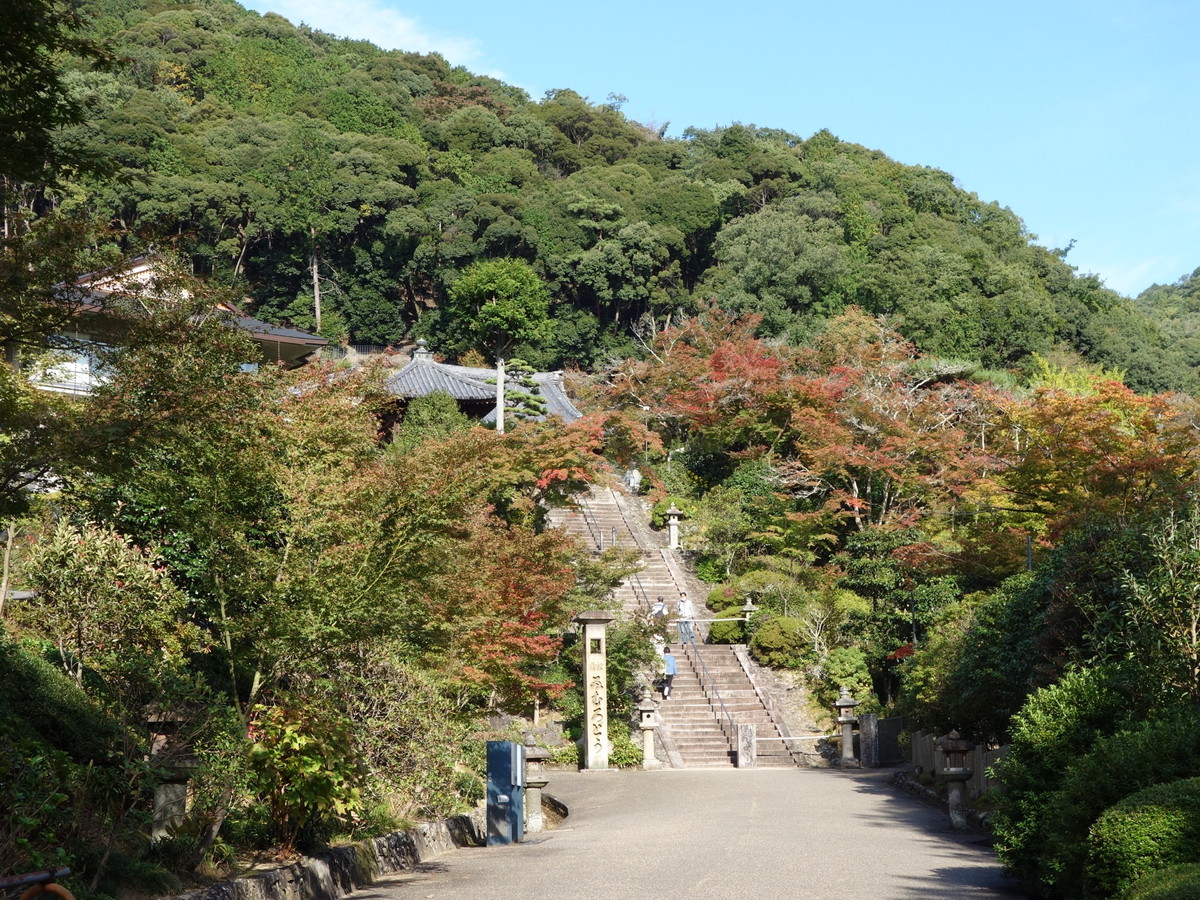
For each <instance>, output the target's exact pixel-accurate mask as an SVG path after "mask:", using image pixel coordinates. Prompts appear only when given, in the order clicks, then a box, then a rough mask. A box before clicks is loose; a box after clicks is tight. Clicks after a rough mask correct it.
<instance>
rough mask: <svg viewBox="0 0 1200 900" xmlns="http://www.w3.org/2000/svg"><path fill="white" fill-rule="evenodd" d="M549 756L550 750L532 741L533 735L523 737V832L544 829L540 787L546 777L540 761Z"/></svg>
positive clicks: (544, 783) (544, 784)
mask: <svg viewBox="0 0 1200 900" xmlns="http://www.w3.org/2000/svg"><path fill="white" fill-rule="evenodd" d="M549 758H550V751H549V750H547V749H546V748H545V747H538V746H536V745H534V743H533V735H527V736H526V738H525V832H526V834H534V833H536V832H539V831H544V830H545V829H546V820H545V818H544V817H543V816H542V788H544V787H545V786H546V783H547V781H548V779H547V778H546V773H545V772H543V771H542V763H543V762H544V761H545V760H547V759H549Z"/></svg>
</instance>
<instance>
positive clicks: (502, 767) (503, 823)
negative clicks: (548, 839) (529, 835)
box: [487, 741, 525, 847]
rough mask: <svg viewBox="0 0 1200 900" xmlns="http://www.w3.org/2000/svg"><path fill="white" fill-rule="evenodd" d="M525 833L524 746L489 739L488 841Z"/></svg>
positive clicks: (494, 843)
mask: <svg viewBox="0 0 1200 900" xmlns="http://www.w3.org/2000/svg"><path fill="white" fill-rule="evenodd" d="M524 837H525V746H524V745H523V744H518V743H516V742H515V741H488V742H487V845H488V846H489V847H497V846H501V845H504V844H512V843H514V842H516V841H520V840H522V839H523V838H524Z"/></svg>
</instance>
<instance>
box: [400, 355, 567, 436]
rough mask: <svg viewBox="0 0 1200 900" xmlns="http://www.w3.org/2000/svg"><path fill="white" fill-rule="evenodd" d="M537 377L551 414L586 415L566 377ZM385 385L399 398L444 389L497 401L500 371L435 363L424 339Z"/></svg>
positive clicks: (545, 374) (491, 414)
mask: <svg viewBox="0 0 1200 900" xmlns="http://www.w3.org/2000/svg"><path fill="white" fill-rule="evenodd" d="M533 380H534V381H535V382H537V384H538V386H539V387H540V388H541V395H542V399H543V400H545V402H546V412H547V413H549V414H550V415H555V416H558V417H559V418H560V419H563V420H564V421H567V422H574V421H575V420H576V419H579V418H582V417H583V413H581V412H580V411H579V410H577V409H576V408H575V405H574V404H573V403H572V402H571V400H570V398H569V397H568V396H567V393H566V391H565V390H564V389H563V384H562V376H561V375H560V374H559V373H558V372H536V373H534V375H533ZM489 382H490V383H489ZM384 385H385V387H386V388H387V389H388V390H389V391H391V392H392V393H393V394H396V395H397V396H399V397H424V396H425V395H427V394H432V393H435V392H437V391H442V392H444V393H447V394H449V395H450V396H451V397H453V398H454V399H455V400H491V401H495V399H496V370H495V369H476V368H473V367H471V366H452V365H449V364H447V363H439V362H435V361H434V359H433V356H432V354H431V353H430V352H429V351H428V350H426V349H425V347H424V342H423V341H422V342H420V346H419V347H418V348H417V350H416V351H415V352H414V353H413V358H412V362H410V363H409V364H408V365H407V366H405V367H404V368H403V369H401V370H400V371H399V372H397V373H396V374H395V375H392V376H390V377H389V378H388V379H387V381H386V382H384ZM495 419H496V411H495V410H494V409H493V410H492V411H491V412H489V413H488V414H487V416H485V417H484V421H485V422H493V421H495Z"/></svg>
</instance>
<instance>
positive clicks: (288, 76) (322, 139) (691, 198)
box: [29, 0, 1197, 391]
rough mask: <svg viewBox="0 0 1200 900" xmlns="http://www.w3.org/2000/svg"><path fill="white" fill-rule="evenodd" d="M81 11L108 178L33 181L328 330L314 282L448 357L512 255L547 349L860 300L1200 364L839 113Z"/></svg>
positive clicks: (1167, 376) (1019, 345)
mask: <svg viewBox="0 0 1200 900" xmlns="http://www.w3.org/2000/svg"><path fill="white" fill-rule="evenodd" d="M80 9H81V12H82V13H83V15H84V17H85V20H86V21H88V22H89V23H90V26H91V28H92V33H93V35H94V36H96V37H97V38H103V39H104V40H107V41H111V43H112V47H113V50H114V52H115V53H116V54H117V55H118V57H122V58H124V59H125V60H126V62H125V63H124V64H120V65H118V66H116V67H115V68H114V69H113V70H112V71H111V72H109V73H103V74H98V73H95V72H88V73H83V72H80V73H77V74H76V75H75V76H74V78H73V81H72V86H73V89H74V90H76V91H77V92H79V93H80V94H84V95H87V96H88V97H90V99H91V100H92V101H94V104H95V105H94V107H93V112H92V116H91V121H90V122H89V124H88V126H87V127H86V128H83V129H80V130H79V131H78V133H77V134H76V135H75V136H74V138H75V140H77V141H78V142H80V144H81V145H82V146H85V147H90V148H91V149H92V150H93V151H94V152H95V153H97V154H100V155H102V156H104V157H106V158H107V160H108V162H109V163H110V165H111V166H112V167H114V168H115V169H116V171H117V172H118V173H119V174H120V175H121V176H122V178H121V179H120V180H119V181H117V182H115V183H114V182H113V181H111V180H109V179H105V180H87V179H81V180H79V181H77V182H76V184H75V190H67V191H64V192H61V193H58V194H53V195H51V196H48V197H30V198H29V202H30V203H31V204H47V203H48V204H56V203H61V204H83V205H84V206H86V207H87V208H89V209H90V210H92V211H93V212H94V213H95V214H96V215H97V216H98V217H99V218H100V219H102V220H104V221H108V222H111V223H114V224H115V225H117V226H118V227H119V228H120V229H121V230H120V231H119V232H118V234H119V235H120V236H119V242H120V244H121V249H122V250H124V251H126V252H137V251H141V250H142V249H144V248H145V247H146V246H147V245H150V244H153V245H157V246H161V245H163V244H170V245H173V246H175V247H177V248H178V249H179V250H180V251H182V252H183V253H184V254H186V256H188V257H190V258H191V260H192V261H193V265H194V268H195V271H196V272H197V273H198V274H202V275H211V276H213V277H214V278H216V279H219V280H220V281H221V282H222V283H224V284H226V285H228V286H231V287H233V288H234V289H235V290H236V291H238V292H239V293H240V294H242V295H244V296H245V297H246V298H247V303H248V304H250V305H252V306H253V307H254V309H255V310H256V312H257V314H258V315H259V316H261V317H263V318H265V319H268V320H271V321H274V322H279V323H290V324H294V325H297V326H300V327H304V328H309V329H318V323H317V322H316V321H315V311H314V280H315V282H316V286H317V288H318V289H319V291H320V298H321V304H320V305H321V310H322V315H321V321H320V323H319V329H318V330H319V331H320V332H321V333H322V334H324V335H326V336H328V337H331V338H335V339H341V338H345V339H349V340H350V341H353V342H357V343H377V344H387V343H395V342H397V341H399V340H401V339H402V338H404V337H406V336H409V335H411V334H413V333H416V334H419V335H424V336H427V337H429V338H430V339H431V340H432V342H433V345H434V346H435V347H436V348H437V349H438V350H439V351H441V352H444V353H448V354H450V355H454V354H455V353H457V352H459V351H461V350H462V349H465V346H466V338H465V337H464V336H463V335H462V333H461V329H460V328H459V327H458V325H459V323H456V322H454V321H452V320H450V319H449V318H448V317H446V316H445V315H444V314H443V309H442V304H443V300H444V299H445V298H446V296H447V291H448V289H449V287H450V285H452V284H453V283H454V281H455V279H456V278H457V277H458V275H459V273H460V272H461V271H462V269H463V268H464V267H465V266H467V265H468V264H469V263H471V262H472V261H475V260H480V259H485V258H492V257H515V258H521V259H524V260H527V261H528V262H530V263H531V264H532V265H533V266H534V268H535V269H536V270H537V272H538V273H539V274H540V275H541V276H542V277H543V278H544V279H545V280H546V281H547V282H548V283H549V285H550V287H551V290H552V294H553V297H554V301H555V305H554V308H553V334H552V337H551V339H550V340H549V341H548V342H545V343H543V344H540V345H538V346H527V347H521V348H519V350H518V352H519V353H520V354H521V355H522V356H524V357H525V358H527V359H529V360H530V361H531V362H533V363H535V364H538V365H542V366H549V365H560V364H577V365H580V366H583V367H590V366H593V365H595V364H596V363H597V362H599V361H601V360H603V359H605V358H606V357H607V356H608V355H609V354H610V353H611V352H612V351H614V350H617V351H619V350H620V349H622V348H623V347H626V346H627V345H628V343H629V340H630V335H631V332H632V331H634V330H637V329H639V328H641V329H643V330H646V329H649V328H651V327H652V325H653V324H654V323H659V324H661V323H662V322H663V320H665V319H666V318H667V317H668V316H673V315H675V314H676V313H678V312H680V311H682V312H684V313H687V312H691V311H694V310H695V309H696V308H698V306H703V305H706V304H707V303H708V302H709V301H710V300H713V299H715V300H716V301H717V302H718V303H719V304H720V305H721V306H722V307H723V308H724V309H726V310H728V311H731V312H735V313H738V312H750V311H753V312H756V313H759V314H761V315H762V316H763V320H762V324H761V328H760V333H761V334H764V335H767V336H784V337H787V338H789V339H791V340H793V341H800V340H803V339H804V338H805V337H807V336H809V335H810V334H811V333H812V332H813V330H814V325H815V324H817V323H818V322H819V321H820V320H823V319H825V318H827V317H829V316H831V315H835V314H837V313H839V312H840V311H842V310H844V309H845V308H847V307H848V306H850V305H857V306H859V307H861V308H862V309H864V310H866V311H867V312H870V313H873V314H877V315H887V316H892V317H895V318H894V321H895V323H896V325H897V327H898V328H899V330H900V332H901V333H902V334H903V335H904V336H905V337H907V338H909V339H910V340H912V341H913V342H914V343H915V344H916V346H917V347H918V349H920V350H921V351H923V352H926V353H930V354H936V355H939V356H943V357H950V358H954V359H957V360H962V361H965V362H967V363H971V364H977V365H979V366H982V367H985V368H1007V367H1014V366H1017V367H1019V366H1021V365H1022V364H1024V363H1027V362H1028V360H1029V355H1030V354H1031V353H1034V352H1037V353H1041V354H1043V355H1044V354H1046V353H1049V352H1051V351H1053V350H1055V348H1057V349H1058V350H1066V351H1073V352H1075V353H1078V354H1080V355H1082V356H1083V357H1084V358H1085V359H1087V360H1088V361H1090V362H1093V363H1096V364H1100V365H1103V366H1104V367H1105V368H1107V369H1109V370H1116V371H1121V372H1124V373H1126V380H1127V382H1128V383H1129V384H1130V385H1131V386H1132V387H1134V388H1135V389H1138V390H1146V391H1150V390H1161V389H1167V388H1171V389H1179V388H1191V387H1192V386H1193V384H1194V373H1193V365H1194V363H1196V362H1197V358H1196V357H1197V354H1196V353H1189V352H1181V351H1180V349H1179V348H1176V347H1175V346H1173V345H1172V343H1171V342H1170V341H1168V340H1167V338H1166V337H1165V335H1164V333H1163V332H1162V330H1161V329H1160V328H1159V327H1158V326H1157V325H1156V324H1155V322H1154V319H1153V318H1152V317H1149V316H1147V315H1146V314H1144V313H1143V312H1142V311H1141V310H1139V309H1138V308H1137V307H1135V306H1134V305H1133V304H1131V303H1130V302H1128V301H1126V300H1125V299H1123V298H1121V297H1119V296H1118V295H1117V294H1115V293H1114V292H1112V291H1109V290H1107V289H1105V288H1104V287H1102V285H1101V284H1100V283H1099V282H1098V280H1097V279H1096V278H1094V277H1090V276H1080V275H1078V274H1077V273H1076V272H1075V271H1074V270H1073V269H1072V268H1071V266H1070V265H1068V263H1067V262H1066V261H1065V259H1064V258H1065V257H1066V255H1067V253H1066V251H1065V250H1050V249H1046V248H1043V247H1041V246H1039V245H1037V244H1036V243H1035V242H1034V237H1033V236H1032V235H1030V234H1029V233H1027V232H1026V230H1025V229H1024V226H1023V224H1022V222H1021V220H1020V219H1019V217H1018V216H1017V215H1015V214H1014V213H1013V212H1012V211H1010V210H1008V209H1006V208H1003V207H1001V206H999V205H997V204H995V203H984V202H982V201H980V200H979V199H978V198H977V197H976V196H975V195H974V194H971V193H969V192H968V191H966V190H964V189H962V188H961V187H959V186H958V185H956V184H955V183H954V179H953V178H952V177H951V175H949V174H947V173H946V172H943V171H940V170H938V169H936V168H926V167H920V166H906V165H901V164H899V163H897V162H895V161H893V160H891V159H889V158H888V157H887V156H886V155H885V154H884V153H882V152H879V151H873V150H868V149H866V148H864V147H861V146H858V145H855V144H848V143H844V142H842V141H839V140H838V139H837V138H836V137H835V136H833V135H832V134H830V133H829V132H828V131H824V130H819V131H816V133H815V134H813V135H812V136H811V137H808V138H804V137H801V136H799V135H796V134H791V133H789V132H787V131H782V130H778V129H773V128H758V127H754V126H743V125H738V124H734V125H731V126H729V127H726V128H718V129H714V130H711V131H706V130H698V129H688V130H686V131H685V132H684V137H683V138H682V139H666V138H664V137H663V135H662V133H661V131H662V129H659V130H652V129H650V128H648V127H645V126H642V125H639V124H638V123H636V122H631V121H629V120H627V119H626V118H625V117H624V116H623V115H622V114H621V112H620V98H615V99H612V100H611V102H608V103H602V104H596V103H592V102H590V101H589V100H588V99H586V98H583V97H580V96H579V95H578V94H577V93H575V92H573V91H571V90H569V89H563V90H557V91H551V92H550V93H549V94H548V95H547V96H546V97H544V98H541V99H537V100H535V99H531V98H530V97H528V96H527V95H526V94H525V93H524V92H523V91H521V90H520V89H518V88H514V87H512V86H509V85H505V84H502V83H500V82H498V81H496V80H494V79H491V78H486V77H480V76H476V75H473V74H472V73H470V72H468V71H466V70H464V69H462V68H454V67H451V66H450V65H448V64H447V63H446V61H445V60H444V59H442V58H440V57H438V56H436V55H429V56H422V55H417V54H412V53H404V52H396V51H393V52H384V51H382V50H380V49H379V48H377V47H375V46H372V45H371V44H369V43H366V42H362V41H350V40H343V39H338V38H334V37H331V36H329V35H326V34H323V33H320V32H316V31H313V30H310V29H307V28H303V27H299V28H298V27H295V26H293V25H292V24H290V23H289V22H287V21H285V20H284V19H282V18H280V17H278V16H275V15H271V14H268V15H265V16H260V15H258V14H257V13H254V12H248V11H246V10H244V9H242V8H241V7H240V6H238V5H237V4H236V3H233V2H231V0H196V2H189V3H174V2H159V0H151V2H147V0H85V2H83V3H81V4H80ZM812 124H813V127H814V128H816V127H819V125H820V123H812ZM930 162H931V163H936V162H937V161H936V160H930ZM676 318H677V316H676Z"/></svg>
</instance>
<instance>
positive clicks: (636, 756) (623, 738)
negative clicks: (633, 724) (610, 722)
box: [608, 728, 642, 769]
mask: <svg viewBox="0 0 1200 900" xmlns="http://www.w3.org/2000/svg"><path fill="white" fill-rule="evenodd" d="M610 737H611V739H612V750H611V751H609V754H608V764H609V765H610V766H612V767H613V768H615V769H634V768H639V767H640V766H641V765H642V748H641V747H640V746H639V745H637V744H635V743H634V741H633V738H631V737H630V736H629V735H628V734H626V733H625V731H624V730H623V729H619V728H618V729H617V730H616V731H614V732H613V733H612V735H611V736H610Z"/></svg>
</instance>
